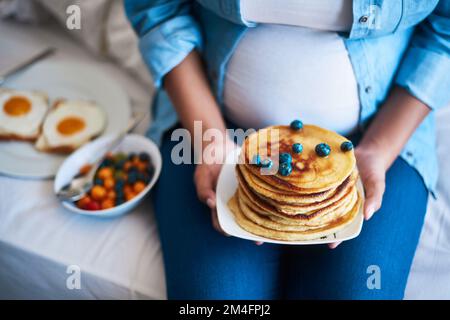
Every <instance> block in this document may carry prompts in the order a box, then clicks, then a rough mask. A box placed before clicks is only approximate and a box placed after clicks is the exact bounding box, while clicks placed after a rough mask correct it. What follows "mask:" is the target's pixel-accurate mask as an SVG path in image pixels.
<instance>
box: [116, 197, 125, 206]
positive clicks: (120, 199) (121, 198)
mask: <svg viewBox="0 0 450 320" xmlns="http://www.w3.org/2000/svg"><path fill="white" fill-rule="evenodd" d="M124 202H125V198H124V197H123V196H122V197H116V201H115V205H116V206H119V205H121V204H122V203H124Z"/></svg>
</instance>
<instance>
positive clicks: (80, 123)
mask: <svg viewBox="0 0 450 320" xmlns="http://www.w3.org/2000/svg"><path fill="white" fill-rule="evenodd" d="M85 126H86V124H85V123H84V120H83V119H81V118H78V117H68V118H65V119H64V120H62V121H61V122H59V123H58V126H57V130H58V132H59V133H61V134H62V135H65V136H69V135H72V134H75V133H77V132H79V131H81V130H83V129H84V127H85Z"/></svg>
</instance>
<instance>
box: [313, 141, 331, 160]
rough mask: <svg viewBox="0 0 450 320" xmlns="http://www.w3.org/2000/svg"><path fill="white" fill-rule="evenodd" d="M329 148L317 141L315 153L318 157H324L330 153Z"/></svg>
mask: <svg viewBox="0 0 450 320" xmlns="http://www.w3.org/2000/svg"><path fill="white" fill-rule="evenodd" d="M330 152H331V148H330V146H329V145H327V144H326V143H319V144H318V145H317V146H316V153H317V155H318V156H319V157H326V156H328V155H329V154H330Z"/></svg>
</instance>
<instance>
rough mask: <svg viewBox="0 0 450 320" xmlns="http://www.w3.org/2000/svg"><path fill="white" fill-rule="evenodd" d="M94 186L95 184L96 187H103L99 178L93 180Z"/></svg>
mask: <svg viewBox="0 0 450 320" xmlns="http://www.w3.org/2000/svg"><path fill="white" fill-rule="evenodd" d="M94 184H95V185H96V186H102V185H103V180H102V179H100V178H95V179H94Z"/></svg>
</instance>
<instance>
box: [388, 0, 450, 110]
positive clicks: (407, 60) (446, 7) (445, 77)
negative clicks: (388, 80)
mask: <svg viewBox="0 0 450 320" xmlns="http://www.w3.org/2000/svg"><path fill="white" fill-rule="evenodd" d="M396 83H397V84H398V85H399V86H401V87H404V88H405V89H407V90H408V91H409V92H410V93H411V94H412V95H414V96H415V97H416V98H418V99H419V100H421V101H422V102H423V103H425V104H426V105H428V106H429V107H430V108H431V109H438V108H440V107H443V106H446V105H448V104H449V103H450V0H441V1H440V2H439V3H438V5H437V6H436V8H435V9H434V11H433V13H432V14H431V15H430V16H429V17H428V18H427V19H426V20H424V21H423V22H422V23H421V24H420V25H419V26H418V27H417V29H416V31H415V34H414V35H413V38H412V39H411V43H410V47H409V48H408V50H407V51H406V54H405V56H404V58H403V61H402V64H401V65H400V69H399V72H398V74H397V77H396Z"/></svg>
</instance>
